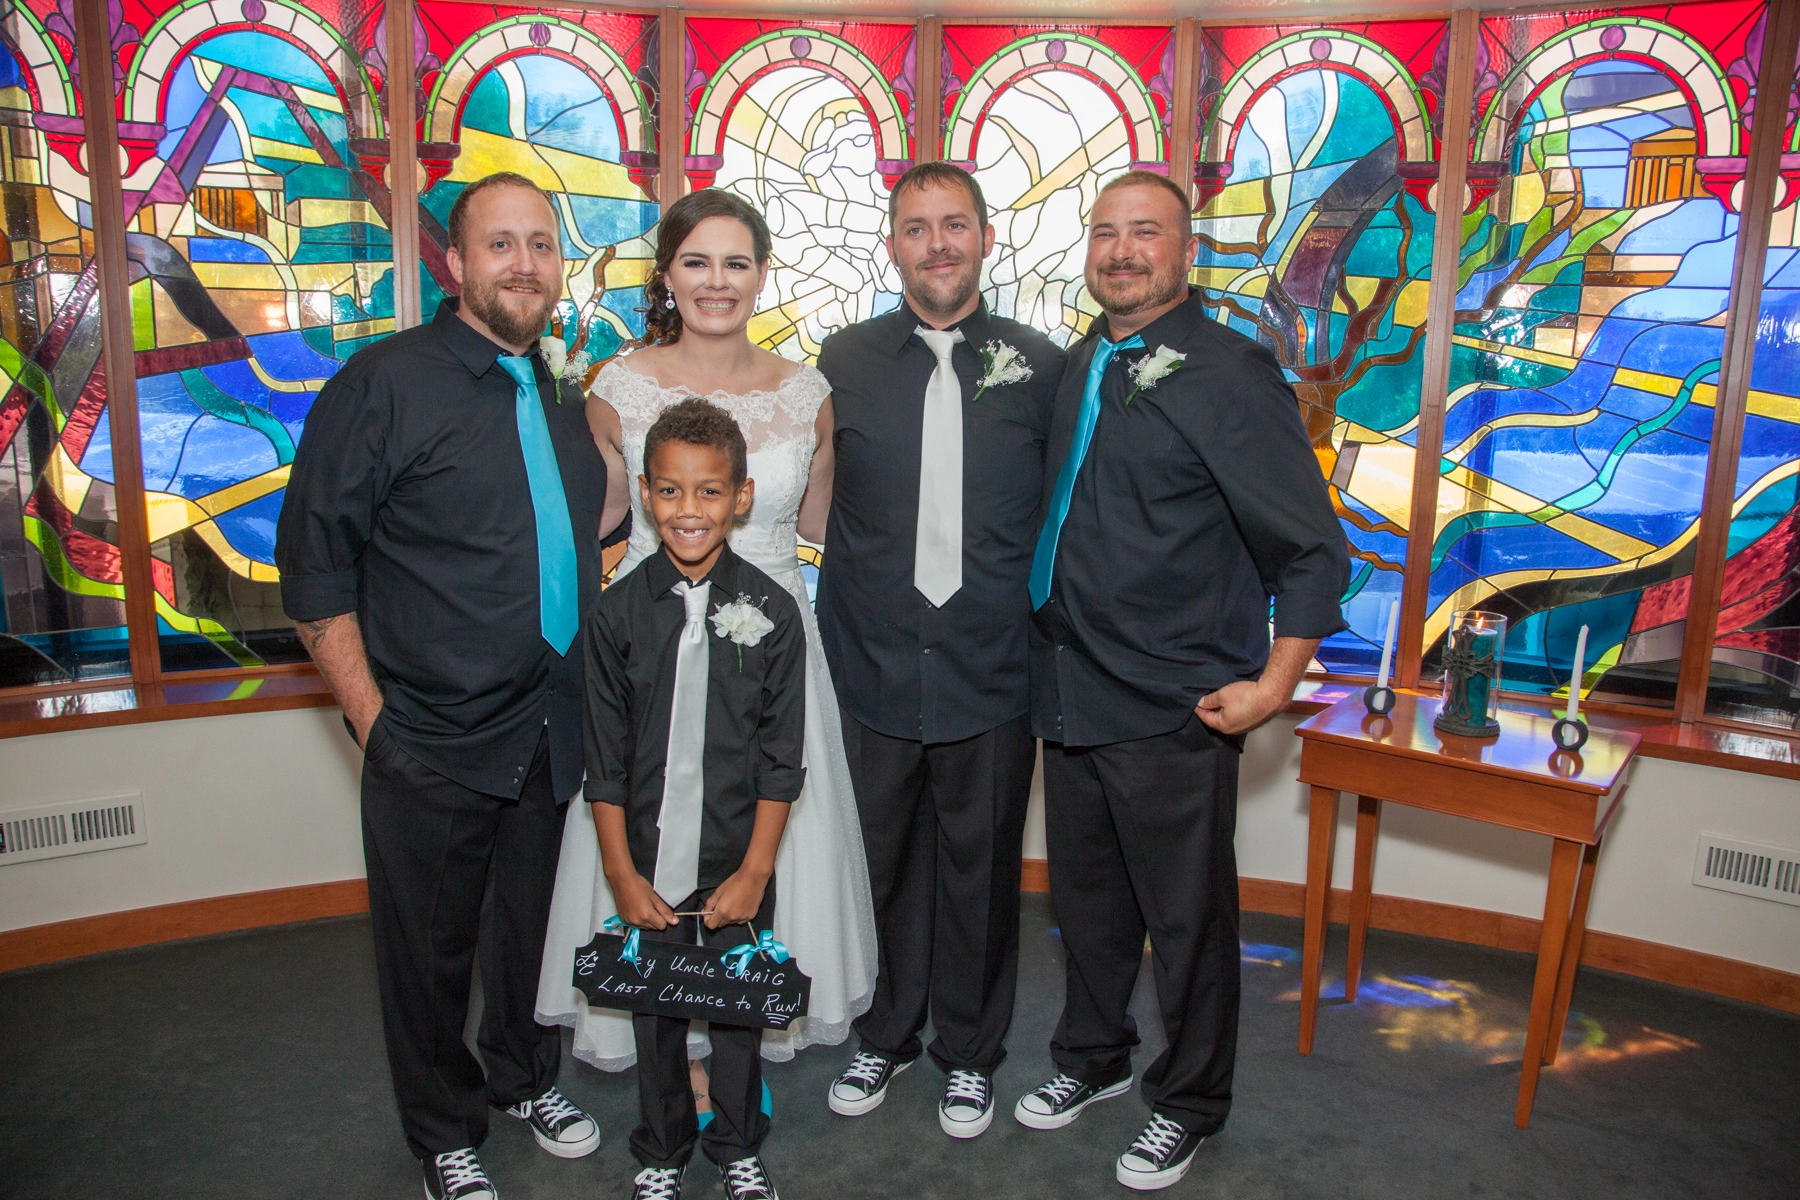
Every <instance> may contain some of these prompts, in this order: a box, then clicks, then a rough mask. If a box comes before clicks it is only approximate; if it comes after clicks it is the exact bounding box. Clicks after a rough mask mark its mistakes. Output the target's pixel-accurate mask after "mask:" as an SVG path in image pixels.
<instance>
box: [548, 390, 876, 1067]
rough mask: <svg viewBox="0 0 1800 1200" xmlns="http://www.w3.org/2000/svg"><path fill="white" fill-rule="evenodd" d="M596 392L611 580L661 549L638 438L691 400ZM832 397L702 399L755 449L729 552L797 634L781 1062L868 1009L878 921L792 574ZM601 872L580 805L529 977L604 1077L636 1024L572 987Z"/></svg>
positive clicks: (831, 704) (819, 667) (785, 847)
mask: <svg viewBox="0 0 1800 1200" xmlns="http://www.w3.org/2000/svg"><path fill="white" fill-rule="evenodd" d="M593 390H594V394H595V395H597V396H599V397H600V398H601V399H603V400H605V401H606V402H607V403H609V404H611V405H612V406H613V408H614V409H615V410H616V411H617V412H618V414H619V424H620V426H621V428H622V430H623V433H624V440H625V465H626V468H627V472H628V478H629V479H630V481H631V486H630V491H631V509H632V528H631V541H630V543H629V546H628V548H627V551H626V555H625V558H624V561H623V562H621V563H620V564H619V569H618V573H617V574H618V576H623V575H624V574H625V572H627V571H629V570H631V569H632V568H633V567H635V566H637V564H638V563H640V562H642V561H643V560H644V559H645V558H646V557H648V556H649V555H652V554H655V553H657V552H658V550H659V548H660V545H661V543H660V541H659V540H658V538H657V536H656V530H655V529H654V528H653V527H652V526H651V524H650V521H649V520H648V519H647V518H646V516H645V515H644V511H643V506H642V501H641V499H640V497H639V495H638V488H637V477H638V476H639V475H640V474H641V473H642V472H643V470H644V436H645V435H646V434H647V433H648V432H649V431H650V426H651V424H652V422H654V421H655V420H656V418H657V416H658V415H659V414H660V413H661V412H662V410H663V409H664V408H666V407H668V406H669V405H671V404H675V403H677V402H679V401H681V400H685V399H687V398H689V397H690V396H692V395H694V393H693V392H690V391H688V390H687V389H686V388H665V387H662V386H661V385H659V384H658V383H657V382H656V381H655V380H653V379H650V378H648V377H647V376H644V375H640V374H638V373H637V372H635V371H633V370H631V369H630V368H629V367H627V366H626V365H625V361H624V360H623V359H615V360H614V361H613V362H611V363H608V364H607V366H606V368H605V369H604V370H602V371H601V372H600V374H599V376H598V377H597V378H596V379H595V380H594V388H593ZM830 391H831V387H830V385H829V384H827V383H826V382H825V377H824V376H823V375H821V374H819V372H818V371H816V370H814V369H813V368H812V367H805V366H803V367H801V368H800V370H799V371H798V372H796V373H795V374H794V375H792V376H790V377H789V378H788V379H786V380H785V381H783V382H782V383H781V385H780V386H778V387H777V388H776V389H775V390H774V391H769V392H749V393H746V394H744V395H741V396H732V395H727V394H725V393H724V392H715V393H713V394H712V395H710V396H708V397H706V399H708V400H710V401H712V402H713V403H714V404H717V405H718V406H719V407H721V408H723V409H725V410H726V411H727V412H729V413H730V414H731V415H732V416H734V417H736V418H737V422H738V425H739V427H740V428H741V429H743V431H744V438H745V441H746V442H747V443H748V446H749V451H750V464H749V465H750V477H751V478H752V479H754V480H755V481H756V500H755V503H754V504H753V505H752V507H751V510H750V516H749V519H748V520H747V521H745V522H744V523H743V524H741V525H739V526H738V527H737V528H736V529H734V530H733V531H732V534H731V548H732V549H733V550H734V551H736V552H737V554H738V555H739V556H740V557H742V558H744V559H746V560H747V561H749V562H750V563H752V564H754V565H755V566H756V567H758V568H760V569H761V570H762V571H764V572H765V573H766V574H768V576H769V577H770V578H772V579H773V580H774V581H775V582H776V583H779V584H781V585H782V586H783V587H785V588H787V590H788V592H789V593H790V594H792V596H793V597H794V600H795V602H796V603H798V604H799V606H800V616H801V620H802V622H803V623H804V624H805V626H806V757H805V764H806V787H805V790H803V791H802V792H801V793H800V798H799V799H798V800H796V801H795V802H794V806H793V811H792V813H791V814H790V816H789V817H788V824H787V831H786V833H785V834H784V835H783V836H782V839H781V850H780V852H779V854H778V855H777V856H776V859H775V937H776V938H777V939H778V940H779V941H781V942H782V943H784V944H785V945H786V946H787V948H788V950H789V951H790V952H791V953H792V954H793V956H794V958H795V960H796V961H798V963H799V965H800V969H801V970H802V971H805V972H806V973H807V974H808V975H810V976H811V977H812V981H813V985H812V999H811V1003H810V1005H809V1006H808V1012H807V1015H806V1016H805V1017H802V1018H801V1019H799V1020H797V1021H795V1022H794V1023H793V1024H792V1025H791V1026H789V1027H788V1028H787V1029H786V1030H779V1031H778V1030H767V1031H765V1032H764V1033H763V1043H762V1045H763V1049H762V1053H763V1057H764V1058H768V1059H774V1060H777V1061H784V1060H786V1059H790V1058H792V1057H793V1056H794V1052H795V1051H796V1050H799V1049H801V1048H803V1047H805V1046H811V1045H817V1044H824V1045H836V1044H837V1043H839V1042H842V1041H843V1040H844V1039H845V1038H846V1037H848V1036H849V1034H850V1022H851V1021H853V1020H855V1019H856V1018H857V1017H859V1016H861V1015H862V1013H863V1012H864V1011H865V1010H867V1008H868V1007H869V1001H870V999H871V997H872V996H873V995H874V992H875V971H876V957H875V910H874V906H873V904H872V903H871V901H870V899H869V868H868V860H867V859H866V858H864V857H863V843H862V826H861V825H860V824H859V823H858V819H857V814H856V799H855V796H854V794H853V793H852V791H851V787H850V769H849V765H848V763H847V761H846V759H845V757H844V736H843V730H842V727H841V726H840V725H839V724H838V707H837V695H836V693H835V692H833V691H832V687H831V673H830V670H829V669H828V668H827V667H826V665H825V654H824V650H823V648H822V647H821V646H820V643H819V626H818V623H817V622H816V621H814V619H813V613H812V605H811V603H810V601H809V600H808V599H807V595H806V580H805V578H804V577H803V576H802V575H801V573H800V562H799V559H798V558H796V557H795V551H796V549H797V542H796V536H797V535H796V530H795V519H796V515H797V513H798V511H799V508H800V497H801V495H802V494H803V493H804V492H805V491H806V482H807V475H808V473H809V471H810V470H811V468H812V457H813V447H814V444H815V441H816V435H815V434H814V430H813V422H814V420H815V419H816V418H817V417H818V413H819V406H820V405H821V404H823V403H824V402H825V398H826V396H827V395H829V394H830ZM615 911H616V910H615V908H614V905H613V898H612V892H611V890H610V889H609V888H608V887H607V885H606V876H605V875H604V874H602V873H601V871H600V853H599V843H598V841H597V839H596V837H595V834H594V820H593V816H592V815H591V813H590V811H589V807H588V805H587V804H585V803H582V802H581V801H580V800H579V799H578V800H577V801H576V802H575V803H573V804H570V805H569V816H568V820H567V822H566V823H565V825H564V828H563V843H562V858H561V861H560V862H558V864H557V869H556V893H555V896H554V898H553V899H552V900H551V904H550V929H549V935H548V937H547V938H546V940H545V943H544V962H543V968H542V971H541V972H540V974H539V977H538V995H537V1016H538V1020H540V1021H542V1022H544V1023H546V1024H560V1025H568V1026H571V1027H573V1029H574V1030H575V1057H577V1058H579V1059H581V1060H582V1061H583V1062H588V1063H592V1064H593V1065H594V1066H596V1067H599V1068H600V1069H601V1070H604V1071H622V1070H624V1069H626V1068H627V1067H629V1066H631V1065H632V1064H633V1063H635V1062H636V1061H637V1049H636V1046H635V1044H634V1042H633V1040H632V1033H631V1018H630V1016H629V1015H628V1014H626V1013H622V1012H619V1011H617V1010H613V1009H601V1008H591V1007H589V1006H588V1004H587V1001H586V999H585V997H583V996H582V994H581V993H580V992H579V991H577V990H576V989H575V987H574V986H573V985H572V984H571V983H570V978H571V976H572V975H573V974H574V969H573V968H574V962H575V951H576V949H577V948H578V947H581V946H584V945H586V944H587V943H588V941H589V940H590V939H591V938H592V937H593V935H594V933H595V931H596V930H598V929H599V928H600V926H601V924H602V923H603V922H604V921H605V920H606V919H607V918H608V917H610V916H612V915H613V914H614V912H615ZM705 1049H706V1044H705V1040H704V1037H703V1036H702V1035H694V1036H691V1037H690V1039H689V1052H690V1054H700V1053H704V1052H705Z"/></svg>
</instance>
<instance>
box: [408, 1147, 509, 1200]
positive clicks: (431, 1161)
mask: <svg viewBox="0 0 1800 1200" xmlns="http://www.w3.org/2000/svg"><path fill="white" fill-rule="evenodd" d="M425 1195H426V1197H427V1200H494V1198H495V1196H496V1195H498V1193H497V1192H495V1191H494V1185H493V1184H491V1183H489V1182H488V1177H487V1172H486V1171H483V1170H482V1169H481V1160H480V1159H478V1158H476V1157H475V1150H474V1148H473V1147H471V1148H469V1149H467V1150H451V1151H449V1152H447V1153H444V1154H434V1155H432V1156H431V1157H430V1158H428V1159H426V1160H425Z"/></svg>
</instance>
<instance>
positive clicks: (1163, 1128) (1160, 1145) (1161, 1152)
mask: <svg viewBox="0 0 1800 1200" xmlns="http://www.w3.org/2000/svg"><path fill="white" fill-rule="evenodd" d="M1186 1133H1187V1130H1185V1129H1183V1128H1182V1127H1181V1126H1179V1125H1177V1124H1176V1123H1175V1122H1173V1121H1171V1120H1169V1118H1167V1117H1165V1116H1163V1115H1162V1114H1161V1113H1152V1114H1151V1115H1150V1123H1149V1124H1148V1125H1146V1126H1144V1132H1142V1133H1140V1134H1138V1135H1137V1141H1135V1142H1133V1143H1131V1149H1129V1150H1127V1151H1126V1152H1125V1153H1127V1154H1136V1153H1137V1152H1138V1151H1140V1150H1143V1151H1146V1152H1147V1153H1146V1155H1145V1157H1147V1158H1150V1159H1151V1160H1153V1161H1155V1162H1159V1163H1160V1162H1161V1161H1162V1160H1163V1159H1165V1158H1167V1157H1168V1156H1169V1155H1170V1153H1172V1152H1173V1151H1174V1149H1175V1147H1176V1146H1178V1145H1180V1144H1181V1139H1182V1137H1183V1136H1184V1135H1185V1134H1186Z"/></svg>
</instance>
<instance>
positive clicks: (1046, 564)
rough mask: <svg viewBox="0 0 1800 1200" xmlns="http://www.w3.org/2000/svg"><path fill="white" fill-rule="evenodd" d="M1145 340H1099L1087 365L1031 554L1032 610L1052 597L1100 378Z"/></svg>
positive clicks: (1094, 420)
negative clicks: (1071, 431) (1059, 544)
mask: <svg viewBox="0 0 1800 1200" xmlns="http://www.w3.org/2000/svg"><path fill="white" fill-rule="evenodd" d="M1143 348H1144V339H1143V338H1141V337H1139V336H1138V335H1137V334H1135V333H1134V334H1132V335H1131V336H1130V337H1128V338H1126V339H1125V340H1124V341H1122V342H1109V341H1107V340H1106V339H1105V338H1101V339H1100V345H1099V346H1097V347H1096V348H1095V349H1094V359H1093V361H1092V362H1090V363H1089V364H1088V373H1087V386H1086V387H1084V388H1082V390H1081V412H1080V413H1078V414H1077V415H1076V417H1075V440H1074V441H1073V442H1071V443H1070V444H1069V457H1067V458H1065V459H1063V465H1062V471H1061V472H1059V473H1058V474H1057V476H1056V490H1055V491H1054V492H1052V493H1051V494H1050V511H1049V513H1048V514H1046V516H1045V519H1044V528H1043V529H1042V530H1041V531H1039V533H1038V543H1037V550H1036V552H1035V553H1033V554H1032V556H1031V610H1032V611H1033V612H1036V611H1037V610H1038V609H1040V608H1042V607H1044V601H1046V600H1048V599H1049V598H1050V577H1051V575H1052V574H1054V573H1055V571H1056V541H1057V539H1058V538H1059V537H1061V536H1062V524H1063V518H1065V517H1067V516H1068V515H1069V497H1070V496H1072V495H1074V494H1075V476H1076V475H1078V474H1080V473H1081V461H1082V460H1083V459H1084V458H1086V457H1087V452H1088V443H1090V442H1092V441H1093V440H1094V425H1095V424H1096V423H1097V422H1098V421H1099V420H1100V381H1101V380H1102V379H1104V378H1105V377H1106V368H1107V367H1108V366H1109V365H1110V364H1111V363H1112V360H1113V355H1115V354H1117V353H1118V352H1119V351H1121V350H1142V349H1143Z"/></svg>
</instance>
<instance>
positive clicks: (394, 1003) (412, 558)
mask: <svg viewBox="0 0 1800 1200" xmlns="http://www.w3.org/2000/svg"><path fill="white" fill-rule="evenodd" d="M449 224H450V240H451V247H450V251H449V254H448V258H449V264H450V271H451V274H452V276H454V278H455V280H456V282H457V284H458V285H459V287H460V289H461V292H462V299H461V301H460V302H459V301H458V300H456V299H454V298H452V299H448V300H445V301H444V303H443V304H442V305H441V306H440V307H439V308H438V311H437V316H436V318H435V319H434V320H433V321H432V322H431V323H430V324H428V325H422V326H419V327H417V328H414V329H409V330H406V331H405V332H402V333H397V334H395V335H394V336H393V337H391V338H388V339H387V340H386V341H383V342H380V343H378V344H376V345H374V346H371V347H369V348H368V349H365V350H362V351H361V352H359V353H357V354H356V355H355V356H354V357H352V358H351V359H350V361H349V362H348V363H346V364H345V365H344V367H343V369H342V370H341V371H339V372H338V374H337V375H336V376H335V377H334V378H333V379H332V380H331V382H330V383H328V384H326V385H325V387H324V389H323V390H321V391H320V393H319V396H318V399H317V401H316V402H315V403H314V405H313V408H312V412H311V413H310V414H309V415H308V417H307V422H306V433H305V436H304V437H302V439H301V441H300V447H299V450H298V452H297V454H296V455H295V458H294V464H293V473H292V475H291V477H290V479H289V481H288V488H287V499H286V502H285V504H284V505H283V507H282V512H281V519H280V524H279V526H278V529H277V536H276V546H275V560H276V563H277V565H278V566H279V567H280V568H281V598H282V603H283V605H284V606H285V607H286V609H287V612H288V615H289V616H290V617H292V618H293V619H294V621H295V623H296V625H297V627H298V629H299V632H300V638H301V640H302V641H303V642H304V643H305V645H306V648H307V651H308V652H309V653H310V654H311V655H312V658H313V661H314V662H315V663H316V664H317V665H318V668H319V673H320V674H321V675H323V676H324V677H325V681H326V683H328V684H329V685H330V686H331V690H332V692H333V693H334V694H335V695H336V697H337V700H338V703H339V704H340V705H341V706H342V707H343V710H344V723H345V725H346V726H347V727H348V728H349V730H350V732H351V735H352V736H353V737H355V739H356V742H357V744H358V745H359V746H361V747H362V749H363V773H362V820H363V853H364V858H365V861H366V863H367V868H368V877H369V909H370V916H371V920H372V923H373V925H374V935H375V966H376V976H377V980H378V982H379V984H380V992H381V1009H382V1024H383V1027H384V1030H385V1033H386V1035H387V1051H388V1066H389V1069H390V1070H391V1072H392V1074H393V1082H394V1094H395V1097H396V1099H397V1101H398V1104H399V1110H400V1124H401V1127H402V1128H403V1130H404V1131H405V1134H406V1140H407V1144H408V1145H409V1146H410V1147H411V1149H412V1151H413V1153H414V1155H416V1156H417V1157H419V1158H420V1159H421V1160H423V1164H424V1173H425V1188H426V1193H427V1195H428V1196H430V1197H432V1198H433V1200H491V1196H492V1194H493V1188H492V1185H491V1184H489V1182H488V1179H487V1176H486V1174H485V1173H484V1172H483V1170H482V1167H481V1164H480V1161H479V1160H478V1159H477V1157H476V1149H477V1147H479V1146H480V1145H481V1143H482V1140H483V1139H484V1138H485V1137H486V1136H487V1130H488V1109H489V1107H490V1106H491V1107H494V1108H500V1109H504V1110H505V1111H506V1112H507V1113H509V1114H510V1115H512V1116H515V1117H517V1118H519V1119H520V1120H521V1121H522V1122H523V1123H524V1124H525V1125H526V1126H527V1127H528V1128H529V1129H530V1130H531V1132H532V1134H533V1135H534V1137H535V1138H536V1140H537V1142H538V1144H539V1145H540V1146H542V1147H543V1148H544V1149H545V1150H547V1151H548V1152H549V1153H551V1154H554V1155H556V1156H558V1157H561V1158H576V1157H580V1156H581V1155H584V1154H588V1153H590V1152H592V1150H593V1149H594V1147H595V1146H596V1145H598V1144H599V1140H600V1133H599V1129H598V1127H597V1126H596V1125H595V1123H594V1121H593V1120H592V1119H591V1118H589V1117H588V1116H587V1114H585V1113H583V1112H581V1111H580V1110H579V1109H577V1108H575V1107H574V1106H573V1105H571V1104H569V1103H568V1102H567V1101H566V1100H564V1099H563V1097H562V1095H561V1094H560V1093H559V1092H558V1091H557V1089H556V1077H557V1069H558V1066H559V1063H560V1060H561V1052H562V1040H561V1034H560V1031H559V1030H558V1029H557V1028H555V1027H553V1026H551V1027H546V1026H543V1025H539V1024H538V1023H537V1021H536V1019H535V1018H534V1016H533V1012H532V1007H533V1001H534V999H535V997H536V995H537V979H538V967H539V960H540V958H541V957H542V955H543V948H544V931H545V927H546V923H547V920H548V916H549V908H550V893H551V886H552V883H553V881H554V879H555V875H556V860H557V852H558V850H559V848H560V846H561V841H562V828H563V815H564V811H565V808H564V806H565V805H566V804H567V803H568V801H569V799H570V798H571V797H573V796H574V795H576V794H577V793H578V792H579V791H580V790H581V780H582V746H581V703H582V663H581V655H580V652H579V649H578V648H573V647H572V646H571V642H572V641H573V639H574V636H575V632H576V629H577V627H578V626H579V624H580V622H581V620H582V618H583V616H584V615H585V610H586V608H587V607H588V602H589V601H591V600H593V599H595V598H597V597H598V596H599V593H600V546H601V542H600V534H601V533H602V531H603V526H604V527H606V528H610V527H611V526H613V525H616V524H618V523H619V520H620V517H621V516H622V514H623V512H624V503H625V496H624V491H623V483H624V481H623V478H622V477H619V478H615V479H614V481H613V482H614V487H613V488H612V490H611V493H610V494H609V490H608V486H607V485H608V471H607V466H606V463H605V461H604V460H603V459H602V457H601V453H600V451H599V450H598V449H597V448H596V446H595V443H594V439H593V437H592V436H591V435H590V434H589V432H588V426H587V422H586V419H585V416H584V410H583V405H582V399H581V396H580V395H579V393H578V392H577V390H576V388H575V386H574V385H573V384H569V383H565V382H562V381H559V380H557V379H556V378H554V377H553V376H552V375H551V373H550V371H549V369H548V367H547V366H546V365H545V362H544V359H543V357H542V355H541V354H540V353H539V351H538V337H539V335H540V334H541V333H542V332H543V330H544V328H545V325H546V324H547V323H548V321H549V318H550V315H551V312H552V310H553V309H554V308H555V306H556V303H557V301H558V300H559V299H560V298H561V296H562V286H563V257H562V236H561V232H560V229H559V227H558V224H557V216H556V211H555V209H554V208H553V207H552V206H551V204H550V201H549V198H548V197H546V196H545V195H544V193H543V192H542V191H541V190H540V189H539V188H538V187H537V186H536V185H535V184H533V183H532V182H531V181H530V180H528V179H526V178H524V177H523V176H520V175H513V174H499V175H490V176H488V177H487V178H485V179H482V180H480V181H478V182H476V183H473V184H470V185H469V186H468V187H467V188H466V189H464V191H463V192H462V194H461V195H460V196H458V197H457V200H456V204H455V206H454V207H453V208H452V209H451V210H450V222H449ZM615 474H620V473H617V472H615ZM609 499H610V501H611V503H609ZM572 651H573V652H572ZM478 945H479V953H480V961H481V980H482V992H483V999H484V1011H483V1013H482V1019H481V1031H480V1035H479V1039H478V1040H479V1045H480V1048H481V1057H482V1062H480V1063H478V1062H477V1061H476V1059H475V1056H474V1055H472V1054H470V1053H469V1051H468V1049H467V1048H466V1047H465V1046H464V1044H463V1025H464V1020H465V1018H466V1015H467V1011H468V1003H469V991H470V968H471V965H472V963H473V962H474V960H475V956H476V953H477V946H478ZM484 1064H485V1067H486V1071H485V1080H484V1072H483V1065H484Z"/></svg>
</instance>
